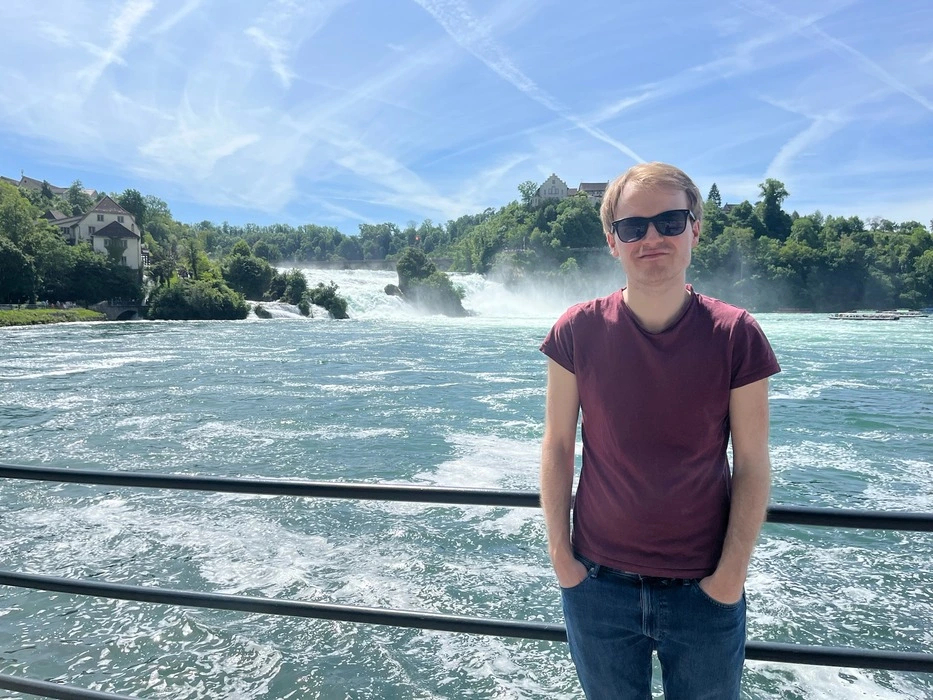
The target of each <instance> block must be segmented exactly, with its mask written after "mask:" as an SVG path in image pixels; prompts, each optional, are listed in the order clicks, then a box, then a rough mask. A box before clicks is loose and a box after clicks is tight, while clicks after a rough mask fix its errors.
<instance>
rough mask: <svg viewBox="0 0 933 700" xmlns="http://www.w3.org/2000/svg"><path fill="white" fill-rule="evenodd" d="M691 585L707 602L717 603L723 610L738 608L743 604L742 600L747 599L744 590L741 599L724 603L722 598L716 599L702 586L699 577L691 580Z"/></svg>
mask: <svg viewBox="0 0 933 700" xmlns="http://www.w3.org/2000/svg"><path fill="white" fill-rule="evenodd" d="M690 587H691V588H692V589H693V590H694V591H696V593H697V594H698V595H699V596H701V597H702V598H703V600H705V601H706V602H708V603H709V604H710V605H715V606H716V607H717V608H722V609H723V610H736V609H737V608H738V607H739V606H740V605H741V604H742V601H743V600H744V599H745V592H744V591H743V592H742V597H741V598H739V599H738V600H737V601H735V602H734V603H723V602H722V601H721V600H716V599H715V598H713V596H711V595H710V594H709V593H707V592H706V591H704V590H703V589H702V588H700V580H699V579H693V580H692V581H691V582H690Z"/></svg>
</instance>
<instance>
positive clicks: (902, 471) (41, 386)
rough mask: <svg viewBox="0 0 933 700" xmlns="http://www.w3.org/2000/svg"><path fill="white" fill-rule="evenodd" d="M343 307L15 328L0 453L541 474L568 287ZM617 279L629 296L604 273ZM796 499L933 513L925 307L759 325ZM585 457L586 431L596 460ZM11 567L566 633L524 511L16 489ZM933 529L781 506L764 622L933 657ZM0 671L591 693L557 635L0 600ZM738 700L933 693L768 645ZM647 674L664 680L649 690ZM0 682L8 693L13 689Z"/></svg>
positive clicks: (757, 562) (146, 692) (206, 464)
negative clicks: (786, 518)
mask: <svg viewBox="0 0 933 700" xmlns="http://www.w3.org/2000/svg"><path fill="white" fill-rule="evenodd" d="M307 274H308V276H309V279H311V280H312V281H313V282H316V281H319V280H320V281H328V280H331V279H333V280H334V281H336V282H337V283H338V284H339V285H340V288H341V291H342V292H344V293H346V294H347V295H348V296H349V297H350V313H351V315H352V316H353V319H351V320H350V321H346V322H334V321H329V320H326V319H322V318H315V319H304V318H302V317H300V316H298V315H297V313H296V311H295V309H294V308H292V307H288V306H284V305H276V306H273V311H274V314H275V316H276V318H274V319H272V320H267V321H260V320H258V319H254V318H251V319H248V320H247V321H245V322H186V323H182V322H178V323H148V322H133V323H112V324H69V325H59V326H50V327H40V328H14V329H5V330H0V461H2V462H6V463H14V464H27V465H28V464H33V465H49V466H61V467H75V468H79V467H84V468H99V469H124V470H133V471H151V472H160V473H162V472H165V473H185V474H201V475H218V476H237V477H249V476H262V477H277V478H300V479H314V480H318V479H320V480H346V481H365V482H398V483H416V484H424V485H442V486H469V487H488V488H509V489H511V488H515V489H536V488H537V459H538V452H539V441H540V438H541V432H542V424H541V421H542V414H543V399H544V375H543V367H544V362H543V356H541V354H540V353H539V352H538V350H537V347H538V344H539V343H540V340H541V339H542V337H543V335H544V333H545V332H546V331H547V329H548V328H549V326H550V325H551V323H552V322H553V321H554V319H555V318H556V317H557V315H558V314H559V313H560V312H561V311H562V310H563V308H564V307H565V306H566V305H567V303H569V301H570V300H569V299H566V298H565V299H556V298H552V297H551V296H550V295H549V294H548V293H547V292H546V291H542V290H532V289H528V290H527V291H526V292H524V293H521V294H515V293H509V292H507V291H506V290H505V289H503V288H502V287H501V286H499V285H497V284H495V283H493V282H489V281H486V280H483V279H481V278H479V277H475V276H470V277H464V278H461V279H460V282H461V284H463V285H464V287H465V288H466V291H467V297H466V299H465V306H466V307H467V308H468V309H471V310H473V311H474V312H476V314H477V315H475V316H473V317H471V318H467V319H446V318H440V317H421V316H418V315H417V314H415V313H414V312H412V311H411V310H409V309H406V308H405V307H403V306H402V305H401V304H400V302H399V300H397V299H394V298H390V297H387V296H385V295H384V294H383V292H382V289H383V287H384V286H385V284H387V283H388V282H393V281H395V276H394V274H391V273H382V272H352V273H351V272H342V271H330V272H325V271H315V270H309V271H307ZM605 284H607V285H609V286H608V287H607V288H606V290H605V291H607V292H608V291H610V290H611V288H612V287H611V284H612V283H611V282H606V283H605ZM758 319H759V321H760V322H761V325H762V326H763V328H764V329H765V331H766V332H767V334H768V336H769V338H770V339H771V341H772V344H773V345H774V347H775V350H776V352H777V354H778V356H779V359H780V361H781V364H782V366H783V367H784V372H783V373H782V374H780V375H778V376H777V377H775V378H774V380H773V382H772V399H773V403H772V457H773V463H774V489H773V497H772V501H773V502H774V503H778V504H795V505H812V506H827V507H829V506H837V507H845V508H871V509H882V510H910V511H926V512H929V511H933V478H931V477H933V361H931V357H933V352H931V351H933V318H931V319H916V320H906V319H905V320H901V321H898V322H896V323H877V324H874V323H865V322H862V323H860V322H845V321H830V320H829V319H828V318H826V317H825V316H820V315H780V314H762V315H760V316H758ZM578 452H579V450H578ZM0 514H2V523H3V527H2V529H0V559H2V562H3V563H2V567H0V568H6V569H11V570H14V571H24V572H34V573H45V574H51V575H58V576H72V577H80V578H89V579H97V580H104V581H111V582H121V583H132V584H137V585H153V586H162V587H171V588H183V589H194V590H201V591H212V592H219V593H231V594H243V595H254V596H267V597H276V598H283V599H289V600H300V601H318V602H334V603H343V604H352V605H362V606H373V607H386V608H390V607H391V608H401V609H409V610H427V611H432V612H439V613H449V614H463V615H470V616H479V617H491V618H503V619H524V620H537V621H544V622H560V621H561V614H560V605H559V594H558V591H557V588H556V584H555V582H554V580H553V577H552V575H551V572H550V569H549V566H548V563H547V558H546V553H545V549H544V528H543V522H542V519H541V516H540V512H538V511H537V510H534V509H507V508H488V507H478V506H477V507H473V506H470V507H456V506H429V505H418V504H404V503H379V502H352V501H330V500H317V499H296V498H284V497H259V496H245V495H230V494H218V495H213V494H205V493H195V492H169V491H158V490H133V489H124V488H111V487H94V486H80V485H59V484H53V483H30V482H24V481H4V482H0ZM931 562H933V536H931V535H929V534H921V533H896V532H892V533H884V532H874V531H854V530H842V529H827V528H811V527H797V526H785V525H766V526H765V530H764V533H763V536H762V540H761V544H760V545H759V548H758V550H757V553H756V556H755V559H754V561H753V569H752V572H751V574H750V577H749V581H748V595H749V606H750V607H749V636H750V638H751V639H754V640H761V641H777V642H799V643H804V644H824V645H839V646H856V647H871V648H877V649H903V650H911V651H925V652H928V653H929V652H931V651H933V564H931ZM0 673H7V674H14V675H18V676H23V677H31V678H41V679H56V680H60V681H63V682H68V683H73V684H75V685H79V686H83V687H86V688H93V689H98V690H105V691H110V692H121V693H127V694H135V695H138V696H139V697H146V698H452V699H453V698H529V699H530V698H576V697H581V695H580V693H579V691H578V690H577V686H576V681H575V677H574V673H573V668H572V665H571V663H570V661H569V657H568V655H567V652H566V648H565V646H564V645H562V644H556V643H548V642H534V641H523V640H507V639H499V638H494V637H478V636H469V635H458V634H449V633H439V632H425V631H420V630H405V629H395V628H390V627H377V626H368V625H354V624H350V623H337V622H323V621H314V620H297V619H287V618H272V617H264V616H258V615H244V614H240V613H232V612H222V611H210V610H196V609H185V608H170V607H166V606H158V605H150V604H142V603H132V602H119V601H106V600H97V599H90V598H81V597H76V596H67V595H61V594H49V593H43V592H40V591H28V590H21V589H13V588H4V589H3V598H2V601H0ZM745 685H746V690H745V697H747V698H800V699H803V698H807V699H810V698H850V697H851V698H931V697H933V678H931V677H929V676H924V675H922V674H908V673H892V672H884V671H862V670H857V669H832V668H819V667H807V666H798V665H787V664H764V663H760V662H749V663H748V665H747V670H746V683H745ZM658 692H660V690H659V689H658ZM2 693H3V691H0V697H18V696H15V695H9V694H7V695H3V694H2Z"/></svg>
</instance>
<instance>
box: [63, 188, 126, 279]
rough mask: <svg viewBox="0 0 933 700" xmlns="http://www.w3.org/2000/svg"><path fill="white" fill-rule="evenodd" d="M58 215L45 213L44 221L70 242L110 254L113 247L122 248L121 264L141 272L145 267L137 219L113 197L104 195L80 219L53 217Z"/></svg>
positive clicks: (78, 217)
mask: <svg viewBox="0 0 933 700" xmlns="http://www.w3.org/2000/svg"><path fill="white" fill-rule="evenodd" d="M56 214H60V213H59V212H52V211H49V212H46V215H45V218H47V219H49V220H50V223H51V224H52V225H53V226H56V227H57V228H58V230H59V231H61V233H62V235H63V236H64V237H65V240H67V241H68V242H69V243H72V244H75V243H80V242H82V241H86V242H88V243H90V244H91V247H92V248H93V249H94V250H95V251H97V252H99V253H103V254H104V255H108V254H109V251H110V250H112V249H113V247H114V246H116V247H117V249H122V255H121V258H122V261H123V264H124V265H126V266H127V267H130V268H132V269H134V270H138V269H140V268H141V267H142V266H143V254H142V245H141V237H140V230H139V227H138V226H137V225H136V219H135V218H134V217H133V215H132V214H130V213H129V212H128V211H127V210H126V209H124V208H123V207H121V206H120V205H119V204H117V203H116V202H115V201H113V199H111V198H110V197H107V196H104V197H103V198H102V199H101V200H100V201H99V202H98V203H97V204H95V205H94V207H93V208H92V209H91V210H90V211H89V212H88V213H87V214H82V215H80V216H69V217H65V218H53V217H54V216H55V215H56Z"/></svg>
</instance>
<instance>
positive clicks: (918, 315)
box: [879, 309, 930, 318]
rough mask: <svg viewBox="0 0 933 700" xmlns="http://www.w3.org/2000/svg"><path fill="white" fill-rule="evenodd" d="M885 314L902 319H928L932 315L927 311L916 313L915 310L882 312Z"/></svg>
mask: <svg viewBox="0 0 933 700" xmlns="http://www.w3.org/2000/svg"><path fill="white" fill-rule="evenodd" d="M879 313H883V314H896V315H898V316H900V317H901V318H927V317H928V316H929V315H930V314H928V313H927V312H926V311H916V310H914V309H895V310H894V311H881V312H879Z"/></svg>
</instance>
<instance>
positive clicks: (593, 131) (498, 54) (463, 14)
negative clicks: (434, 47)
mask: <svg viewBox="0 0 933 700" xmlns="http://www.w3.org/2000/svg"><path fill="white" fill-rule="evenodd" d="M415 2H417V3H418V4H419V5H420V6H421V7H423V8H424V9H425V10H426V11H427V12H428V13H429V14H430V15H431V16H432V17H433V18H434V19H435V20H436V21H437V23H438V24H440V25H441V27H442V28H443V29H444V31H445V32H447V34H449V35H450V37H451V38H452V39H453V40H454V41H456V42H457V43H458V44H459V45H460V46H462V47H463V48H464V49H465V50H467V51H469V52H470V53H471V54H473V56H475V57H476V58H477V59H479V60H480V61H482V63H483V64H484V65H486V66H487V67H488V68H490V69H491V70H492V71H494V72H495V73H496V74H497V75H499V76H500V77H501V78H503V79H504V80H505V81H506V82H508V83H510V84H511V85H513V86H514V87H515V88H517V89H518V90H519V91H520V92H521V93H523V94H524V95H526V96H528V97H529V98H531V99H532V100H534V101H535V102H537V103H538V104H540V105H541V106H543V107H545V108H546V109H548V110H549V111H551V112H553V113H555V114H557V115H559V116H561V117H562V118H564V119H566V120H567V121H569V122H570V123H571V124H573V125H574V126H576V127H577V128H578V129H580V130H582V131H584V132H586V133H587V134H589V135H590V136H592V137H593V138H596V139H598V140H600V141H602V142H603V143H606V144H608V145H610V146H612V147H613V148H615V149H616V150H618V151H619V152H621V153H624V154H625V155H627V156H628V157H629V158H631V159H632V160H634V161H636V162H639V161H642V160H644V159H643V158H642V157H641V156H639V155H638V154H637V153H635V151H633V150H632V149H631V148H629V147H628V146H627V145H625V144H624V143H622V142H621V141H619V140H617V139H614V138H612V137H611V136H609V135H608V134H607V133H606V132H604V131H603V130H601V129H600V128H598V127H597V126H595V125H592V124H589V123H587V122H585V121H583V120H582V119H580V118H578V117H577V116H576V115H574V114H572V113H570V111H569V110H568V109H567V108H566V107H565V106H564V105H562V104H561V103H560V102H559V101H558V100H556V99H555V98H554V97H552V96H551V95H550V94H548V93H547V92H546V91H545V90H543V89H541V88H540V87H538V85H537V84H536V83H535V82H534V81H533V80H532V79H531V78H529V77H528V76H527V75H525V73H524V72H522V70H521V69H519V68H518V66H516V65H515V64H514V62H513V61H512V60H511V59H510V58H509V57H508V56H507V55H506V53H505V52H504V51H503V50H502V49H501V47H500V46H499V45H498V44H497V43H496V41H495V39H494V38H493V36H492V31H491V29H490V27H489V26H487V25H486V24H485V23H483V22H481V21H480V20H478V19H477V18H476V17H475V16H474V15H473V14H472V13H471V12H470V10H469V7H468V6H467V4H466V2H464V1H463V0H415Z"/></svg>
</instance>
